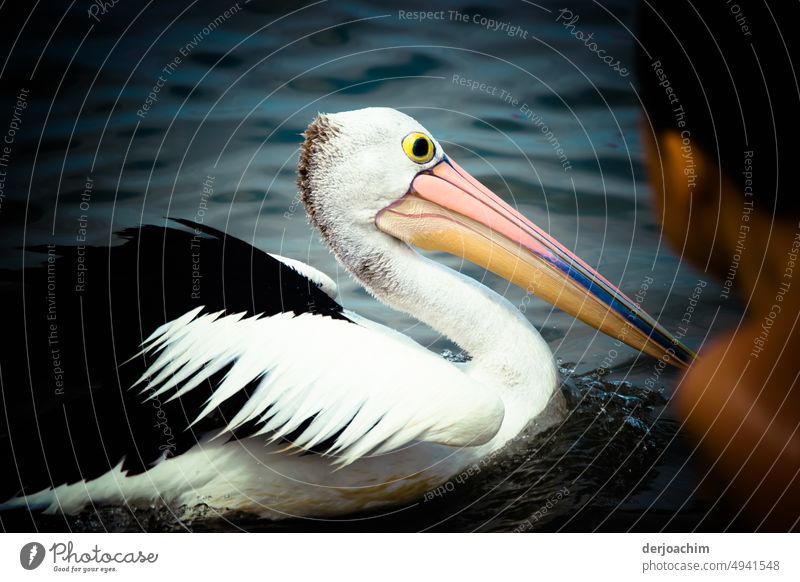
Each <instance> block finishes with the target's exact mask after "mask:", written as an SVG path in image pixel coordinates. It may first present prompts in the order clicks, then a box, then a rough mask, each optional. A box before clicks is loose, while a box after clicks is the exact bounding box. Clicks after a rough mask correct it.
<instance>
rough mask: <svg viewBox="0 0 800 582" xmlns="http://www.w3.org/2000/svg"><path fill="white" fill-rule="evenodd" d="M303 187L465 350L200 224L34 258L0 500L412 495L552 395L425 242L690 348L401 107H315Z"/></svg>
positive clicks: (651, 338) (305, 502)
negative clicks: (405, 330) (409, 333)
mask: <svg viewBox="0 0 800 582" xmlns="http://www.w3.org/2000/svg"><path fill="white" fill-rule="evenodd" d="M298 187H299V194H300V197H301V199H302V201H303V203H304V205H305V208H306V211H307V214H308V217H309V219H310V222H311V224H312V225H313V226H314V227H316V228H317V229H318V230H319V233H320V234H321V237H322V240H323V241H324V242H325V244H327V246H328V247H329V248H330V249H331V251H332V252H333V253H334V254H335V256H336V258H337V259H338V261H339V262H340V263H341V264H342V265H343V266H344V268H345V269H346V270H347V271H348V272H349V273H350V274H351V275H352V276H353V277H354V278H355V279H356V280H357V281H358V282H359V283H360V284H361V285H363V286H364V288H365V289H367V290H368V291H369V293H371V294H372V295H373V296H374V297H375V298H376V299H377V300H379V301H381V302H383V303H385V304H386V305H388V306H389V307H391V308H393V309H396V310H398V311H401V312H403V313H406V314H409V315H411V316H413V317H414V318H416V319H417V320H419V321H421V322H423V323H425V324H427V325H429V326H430V327H432V328H433V329H435V330H437V331H439V332H440V333H442V334H443V335H445V336H446V337H448V338H449V339H450V340H452V341H453V342H455V343H456V344H457V345H458V346H459V347H460V348H461V349H462V350H463V351H464V352H466V353H467V354H469V356H470V357H471V359H470V360H469V361H468V362H467V363H465V364H456V363H453V362H450V361H448V360H446V359H444V358H442V357H441V356H440V355H438V354H436V353H433V352H431V351H429V350H428V349H426V348H424V347H422V346H420V345H419V344H417V343H416V342H414V341H413V340H412V339H410V338H408V337H406V336H404V335H402V334H401V333H399V332H397V331H395V330H392V329H390V328H388V327H385V326H383V325H381V324H379V323H376V322H372V321H369V320H367V319H365V318H363V317H360V316H358V315H357V314H355V313H352V312H350V311H348V310H345V309H343V308H342V307H341V305H339V303H337V301H336V294H337V291H336V285H335V283H334V282H333V281H332V280H331V279H330V278H329V277H327V276H326V275H324V274H323V273H321V272H319V271H317V270H316V269H314V268H312V267H310V266H308V265H305V264H303V263H301V262H299V261H296V260H292V259H288V258H284V257H280V256H278V255H270V254H268V253H266V252H264V251H262V250H259V249H257V248H255V247H253V246H251V245H250V244H248V243H246V242H244V241H242V240H239V239H236V238H234V237H232V236H229V235H226V234H225V233H222V232H220V231H218V230H215V229H213V228H211V227H209V226H206V225H202V224H197V223H195V222H192V221H186V220H174V221H170V222H169V223H168V224H165V225H164V226H153V225H150V226H141V227H138V228H132V229H127V230H124V231H122V232H121V233H120V235H121V241H122V242H121V244H113V245H111V246H109V247H95V246H86V247H79V246H66V245H51V246H48V247H37V248H33V249H29V251H36V252H39V253H46V257H45V259H44V260H43V261H42V263H41V264H36V265H30V264H28V265H27V266H26V267H25V268H24V269H23V270H21V271H17V272H13V273H12V272H10V271H9V272H5V274H4V275H3V281H4V285H3V287H2V288H3V291H2V293H3V296H2V297H3V304H4V305H6V306H8V313H9V314H10V315H9V318H8V321H7V324H8V327H7V330H6V334H7V335H10V334H12V333H13V334H19V335H16V336H15V337H17V338H18V341H17V342H16V343H15V345H14V346H13V347H12V348H11V349H9V350H6V351H5V353H3V360H2V375H3V380H4V381H3V398H4V400H3V402H4V407H5V409H6V411H5V412H6V414H5V415H4V416H5V418H6V419H7V420H6V422H7V430H6V431H5V434H4V435H3V439H2V440H1V441H0V447H2V451H0V454H2V455H3V459H4V460H3V462H4V463H6V465H5V466H4V467H5V472H6V475H7V476H8V477H7V479H6V483H5V484H4V487H5V488H4V489H3V492H4V494H5V496H4V498H3V499H4V502H3V503H2V504H0V509H3V510H9V509H15V508H17V509H19V508H22V509H26V510H29V511H43V512H49V513H52V512H63V513H76V512H80V511H81V510H85V509H87V508H96V507H99V506H104V505H120V506H122V505H124V506H129V507H151V506H154V505H156V504H161V503H164V504H167V506H169V507H171V508H175V510H176V511H184V512H191V511H192V508H195V507H197V506H203V507H210V508H212V509H213V514H214V515H224V514H226V513H228V512H234V511H236V512H247V513H251V514H255V515H258V516H262V517H265V518H271V519H282V518H287V517H296V516H314V517H324V516H335V515H343V514H349V513H354V512H363V511H370V510H374V509H376V508H379V507H382V506H389V505H397V504H403V503H410V502H414V501H416V500H419V499H421V498H422V497H423V496H424V495H425V494H426V492H430V491H432V490H434V489H435V488H436V487H438V486H440V485H441V484H442V483H445V482H447V480H448V479H451V478H452V477H453V476H454V475H457V474H458V472H459V471H462V470H464V468H465V467H469V466H470V465H472V464H475V463H477V462H479V461H480V460H481V459H483V458H485V457H486V456H488V455H490V454H492V453H493V452H495V451H498V450H500V449H501V448H503V447H504V446H506V445H507V444H508V443H509V442H510V441H512V440H513V439H514V438H515V437H516V436H517V435H519V434H521V433H522V431H523V430H524V429H525V428H526V427H527V426H529V425H530V424H531V422H532V421H535V419H537V417H541V415H543V414H545V413H546V412H547V411H548V410H550V408H549V407H552V406H556V408H557V406H558V399H559V397H560V392H559V391H558V390H557V387H558V376H557V371H556V366H555V364H554V358H553V354H552V353H551V351H550V349H549V348H548V345H547V344H546V343H545V341H544V340H543V339H542V337H541V335H540V334H539V332H538V331H537V330H536V328H535V327H534V326H533V325H531V323H530V322H529V321H528V320H527V319H526V318H525V317H524V316H523V314H522V313H520V311H519V310H518V309H517V308H515V306H514V305H512V304H511V303H510V302H509V301H508V300H506V299H505V298H504V297H502V296H501V295H499V294H497V293H495V292H494V291H492V290H491V289H489V288H487V287H485V286H484V285H482V284H480V283H479V282H477V281H475V280H473V279H471V278H469V277H467V276H465V275H463V274H461V273H459V272H456V271H454V270H452V269H450V268H447V267H445V266H442V265H441V264H439V263H437V262H435V261H434V260H431V259H430V258H427V257H425V256H423V255H422V254H420V253H419V252H418V251H417V250H416V249H422V250H426V251H443V252H446V253H451V254H454V255H458V256H460V257H463V258H464V259H466V260H468V261H470V262H472V263H475V264H476V265H480V266H481V267H484V268H486V269H488V270H490V271H492V272H494V273H496V274H497V275H499V276H501V277H504V278H505V279H507V280H509V281H511V282H512V283H514V284H516V285H518V286H520V287H522V288H523V289H525V290H527V291H528V292H529V293H532V294H535V295H536V296H538V297H540V298H541V299H543V300H545V301H547V302H549V303H551V304H552V305H554V306H556V307H558V308H560V309H562V310H564V311H566V312H567V313H569V314H571V315H573V316H575V317H577V318H579V319H581V320H582V321H584V322H586V323H587V324H589V325H591V326H593V327H595V328H597V329H599V330H601V331H602V332H604V333H606V334H608V335H611V336H613V337H616V338H619V339H620V340H622V341H624V342H625V343H626V344H628V345H629V346H631V347H633V348H635V349H636V350H640V351H642V352H644V353H646V354H649V355H651V356H654V357H657V358H662V359H663V360H664V361H665V362H668V363H670V364H673V365H676V366H686V365H688V364H689V363H690V362H691V361H692V359H693V358H694V357H695V356H694V354H693V353H692V352H691V351H690V350H689V349H688V348H686V347H685V346H683V345H682V344H681V343H680V342H678V341H677V340H676V339H675V338H673V337H672V336H671V335H670V333H669V332H667V331H666V330H665V329H664V328H663V327H662V326H661V325H659V324H658V323H657V322H656V321H655V320H654V319H653V318H652V317H650V316H649V315H647V314H646V313H645V312H644V311H643V310H642V309H641V308H640V307H639V306H638V305H637V304H636V303H635V302H633V301H631V300H630V299H629V298H628V297H626V296H625V295H624V294H623V293H622V292H621V291H620V290H619V289H617V287H615V286H614V285H613V284H612V283H610V282H609V281H608V280H606V279H605V278H603V277H602V276H601V275H599V274H598V273H597V272H596V271H595V270H594V269H592V268H591V267H590V266H589V265H588V264H586V263H585V262H583V261H582V260H581V259H579V258H578V257H577V256H575V255H574V254H573V253H572V252H570V251H569V250H568V249H567V248H566V247H564V246H563V245H561V244H560V243H558V242H557V241H556V240H554V239H553V238H552V237H550V236H549V235H548V234H546V233H545V232H544V231H543V230H542V229H541V228H539V227H538V226H536V225H535V224H534V223H532V222H531V221H529V220H528V219H527V218H525V217H524V216H522V215H521V214H520V213H519V212H517V211H516V210H515V209H514V208H513V207H512V206H510V205H509V204H508V203H506V202H505V201H503V200H502V199H501V198H500V197H498V196H497V195H495V194H493V193H492V192H491V191H490V190H489V189H487V188H486V187H485V186H484V185H482V184H481V183H480V182H479V181H478V180H476V179H475V178H473V177H472V176H471V175H470V174H469V173H467V171H466V170H464V169H463V168H462V167H461V166H459V165H458V164H457V163H456V162H455V161H454V160H453V159H451V158H450V157H449V156H447V154H446V153H445V151H444V148H442V146H441V144H440V143H439V142H438V141H437V140H436V139H435V138H434V137H433V136H432V135H431V133H430V132H429V131H427V130H426V129H425V128H424V127H423V126H422V125H420V124H419V123H418V122H417V121H415V120H414V119H412V118H411V117H409V116H407V115H405V114H403V113H401V112H398V111H396V110H393V109H387V108H368V109H361V110H358V111H348V112H341V113H334V114H319V115H318V116H317V117H316V118H315V119H314V120H313V122H312V123H311V124H310V125H309V126H308V129H307V130H306V131H305V133H304V143H303V145H302V149H301V154H300V158H299V164H298ZM41 256H42V255H39V257H40V259H41ZM29 261H30V260H29ZM78 265H83V270H84V271H85V273H84V277H83V279H81V280H82V281H83V284H82V285H80V286H79V285H78V284H77V283H76V281H77V279H76V269H77V268H78ZM554 403H555V404H554Z"/></svg>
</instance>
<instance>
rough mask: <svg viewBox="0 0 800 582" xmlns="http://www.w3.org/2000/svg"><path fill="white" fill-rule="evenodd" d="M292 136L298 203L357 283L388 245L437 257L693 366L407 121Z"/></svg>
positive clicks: (382, 114) (624, 300)
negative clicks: (463, 263)
mask: <svg viewBox="0 0 800 582" xmlns="http://www.w3.org/2000/svg"><path fill="white" fill-rule="evenodd" d="M304 135H305V142H304V144H303V147H302V151H301V155H300V162H299V166H298V176H299V177H298V184H299V189H300V194H301V197H302V200H303V203H304V205H305V207H306V210H307V212H308V215H309V217H310V220H311V222H312V224H314V225H315V226H316V227H317V228H318V229H319V230H320V232H321V233H322V236H323V238H324V239H325V241H326V242H327V244H328V245H329V246H330V247H331V248H332V249H333V251H334V252H335V253H336V255H337V256H338V258H339V259H340V260H341V261H342V262H343V263H344V264H345V266H347V267H348V268H349V269H350V271H351V272H353V274H354V275H355V276H356V277H359V278H360V279H361V280H362V281H364V282H368V281H367V279H370V278H373V279H374V276H373V275H374V273H375V272H376V271H379V269H380V265H376V264H373V263H372V261H379V260H380V257H381V256H384V253H385V251H386V250H387V249H391V248H392V246H393V245H395V246H396V245H398V244H399V245H410V246H414V247H417V248H421V249H423V250H429V251H442V252H447V253H450V254H453V255H457V256H459V257H462V258H464V259H466V260H468V261H470V262H472V263H474V264H476V265H479V266H481V267H483V268H485V269H488V270H490V271H492V272H493V273H495V274H497V275H499V276H501V277H503V278H505V279H507V280H508V281H511V282H512V283H514V284H515V285H518V286H520V287H522V288H523V289H525V290H526V291H527V292H529V293H532V294H534V295H536V296H538V297H540V298H542V299H544V300H545V301H547V302H549V303H550V304H552V305H554V306H556V307H558V308H559V309H562V310H564V311H566V312H567V313H569V314H570V315H572V316H574V317H577V318H578V319H580V320H582V321H584V322H585V323H587V324H589V325H591V326H592V327H594V328H596V329H599V330H600V331H602V332H604V333H606V334H608V335H609V336H612V337H614V338H617V339H619V340H621V341H622V342H624V343H626V344H628V345H629V346H631V347H633V348H634V349H637V350H641V351H643V352H645V353H647V354H650V355H652V356H654V357H657V358H662V359H663V360H664V361H665V362H667V363H670V364H673V365H678V366H686V365H688V364H689V363H691V361H692V360H693V359H694V358H695V355H694V354H693V353H692V352H691V351H690V350H689V349H688V348H686V347H685V346H684V345H683V344H681V343H680V342H679V341H678V340H677V339H675V338H674V337H673V336H672V335H671V334H670V333H669V332H668V331H667V330H665V329H664V328H663V327H662V326H660V325H659V324H658V323H657V322H656V321H655V320H654V319H653V318H652V317H650V316H649V315H648V314H647V313H645V312H644V311H643V310H642V309H641V308H640V307H639V306H638V305H637V304H636V303H635V302H633V301H632V300H631V299H629V298H628V297H627V296H625V295H624V294H623V293H622V292H621V291H620V290H619V289H617V288H616V287H615V286H614V285H613V284H612V283H610V282H609V281H608V280H607V279H605V278H604V277H603V276H602V275H600V274H599V273H597V271H595V270H594V269H592V268H591V267H590V266H589V265H588V264H586V263H585V262H584V261H582V260H581V259H580V258H578V257H577V256H576V255H574V254H573V253H572V252H570V251H569V250H568V249H567V248H565V247H564V246H563V245H561V244H560V243H559V242H558V241H556V240H555V239H554V238H552V237H550V236H549V235H548V234H547V233H545V232H544V231H543V230H542V229H540V228H539V227H538V226H536V225H535V224H534V223H533V222H531V221H530V220H528V219H527V218H525V217H524V216H522V215H521V214H520V213H519V212H517V211H516V210H515V209H514V208H512V207H511V206H510V205H509V204H507V203H506V202H504V201H503V200H502V199H501V198H500V197H498V196H497V195H495V194H494V193H492V192H491V191H490V190H489V189H488V188H486V187H485V186H484V185H483V184H481V183H480V182H479V181H478V180H476V179H475V178H473V177H472V176H471V175H470V174H469V173H467V172H466V171H465V170H464V169H463V168H462V167H461V166H459V165H458V164H457V163H456V162H455V161H454V160H452V159H451V158H450V157H448V156H447V154H445V152H444V149H443V148H442V146H441V144H439V142H438V141H436V139H435V138H434V137H433V136H432V135H431V133H430V132H429V131H428V130H426V129H425V128H424V127H423V126H422V125H420V124H419V122H417V121H416V120H414V119H413V118H411V117H409V116H408V115H405V114H404V113H401V112H399V111H396V110H394V109H389V108H378V107H374V108H367V109H360V110H357V111H346V112H342V113H334V114H320V115H319V116H317V118H316V119H314V121H313V122H312V123H311V125H309V127H308V129H307V130H306V132H305V134H304ZM371 250H374V251H375V252H371ZM372 283H373V284H374V281H372Z"/></svg>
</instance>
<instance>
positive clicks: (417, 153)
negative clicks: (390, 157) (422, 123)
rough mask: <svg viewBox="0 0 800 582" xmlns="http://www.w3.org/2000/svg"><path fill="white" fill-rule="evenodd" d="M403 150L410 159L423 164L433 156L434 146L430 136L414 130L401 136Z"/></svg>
mask: <svg viewBox="0 0 800 582" xmlns="http://www.w3.org/2000/svg"><path fill="white" fill-rule="evenodd" d="M403 151H404V152H406V155H407V156H408V157H409V158H410V159H411V160H412V161H414V162H417V163H418V164H425V163H427V162H430V161H431V159H432V158H433V154H434V151H435V148H434V146H433V142H432V141H431V138H429V137H428V136H427V135H425V134H424V133H419V132H418V131H415V132H414V133H409V134H408V135H407V136H405V137H404V138H403Z"/></svg>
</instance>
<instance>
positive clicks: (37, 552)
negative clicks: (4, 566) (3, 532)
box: [19, 542, 45, 570]
mask: <svg viewBox="0 0 800 582" xmlns="http://www.w3.org/2000/svg"><path fill="white" fill-rule="evenodd" d="M44 554H45V551H44V546H43V545H42V544H40V543H39V542H29V543H27V544H25V545H24V546H22V549H21V550H20V551H19V563H20V564H22V567H23V568H25V569H26V570H35V569H36V568H38V567H39V566H41V565H42V562H43V561H44Z"/></svg>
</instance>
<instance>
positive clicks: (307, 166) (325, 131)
mask: <svg viewBox="0 0 800 582" xmlns="http://www.w3.org/2000/svg"><path fill="white" fill-rule="evenodd" d="M338 131H339V130H338V129H337V128H336V126H334V125H333V124H332V123H331V121H330V119H329V118H328V116H326V115H324V114H319V115H317V117H316V118H314V121H312V122H311V124H310V125H309V126H308V128H307V129H306V130H305V132H303V137H304V138H305V141H303V145H302V146H301V148H300V160H299V161H298V163H297V188H298V189H299V191H300V199H301V200H302V201H303V205H304V206H305V207H306V212H307V213H308V217H309V219H310V220H311V223H312V224H313V225H314V226H316V227H317V228H320V229H321V228H322V225H321V224H320V222H319V220H318V218H317V206H316V205H317V200H316V199H315V197H314V191H313V182H314V173H315V171H316V170H317V168H318V165H319V163H318V160H319V157H320V156H321V155H323V150H324V148H325V145H326V144H327V143H328V142H329V141H330V139H331V138H332V137H333V136H335V135H336V134H337V133H338ZM323 234H324V233H323Z"/></svg>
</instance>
